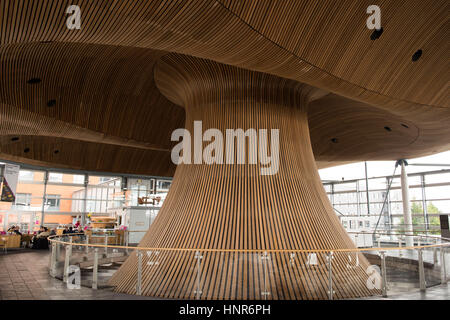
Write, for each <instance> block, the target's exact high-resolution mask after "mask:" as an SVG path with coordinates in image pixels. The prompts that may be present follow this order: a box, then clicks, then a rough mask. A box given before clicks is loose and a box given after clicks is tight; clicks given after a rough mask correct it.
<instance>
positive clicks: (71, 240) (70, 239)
mask: <svg viewBox="0 0 450 320" xmlns="http://www.w3.org/2000/svg"><path fill="white" fill-rule="evenodd" d="M72 242H73V237H69V243H70V244H69V251H70V255H72Z"/></svg>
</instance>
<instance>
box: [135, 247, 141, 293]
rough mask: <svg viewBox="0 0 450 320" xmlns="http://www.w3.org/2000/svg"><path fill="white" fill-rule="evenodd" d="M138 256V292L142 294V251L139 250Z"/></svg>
mask: <svg viewBox="0 0 450 320" xmlns="http://www.w3.org/2000/svg"><path fill="white" fill-rule="evenodd" d="M137 258H138V266H137V268H138V269H137V283H136V294H137V295H139V296H140V295H141V288H142V252H141V251H139V250H138V251H137Z"/></svg>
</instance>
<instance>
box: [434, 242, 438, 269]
mask: <svg viewBox="0 0 450 320" xmlns="http://www.w3.org/2000/svg"><path fill="white" fill-rule="evenodd" d="M434 245H437V239H434ZM433 263H434V264H437V263H438V256H437V247H433Z"/></svg>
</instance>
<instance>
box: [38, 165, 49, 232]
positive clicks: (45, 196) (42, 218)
mask: <svg viewBox="0 0 450 320" xmlns="http://www.w3.org/2000/svg"><path fill="white" fill-rule="evenodd" d="M47 183H48V171H45V173H44V193H43V194H42V208H41V221H40V223H39V227H42V225H43V224H44V215H45V201H46V198H47Z"/></svg>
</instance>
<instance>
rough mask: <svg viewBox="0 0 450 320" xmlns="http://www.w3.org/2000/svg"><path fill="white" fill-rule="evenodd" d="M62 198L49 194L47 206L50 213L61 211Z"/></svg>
mask: <svg viewBox="0 0 450 320" xmlns="http://www.w3.org/2000/svg"><path fill="white" fill-rule="evenodd" d="M60 203H61V196H60V195H59V194H48V195H47V201H46V204H47V205H48V209H47V210H49V211H59V206H60Z"/></svg>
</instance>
